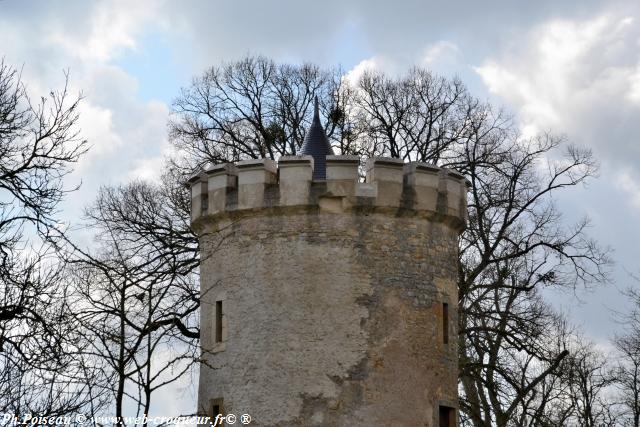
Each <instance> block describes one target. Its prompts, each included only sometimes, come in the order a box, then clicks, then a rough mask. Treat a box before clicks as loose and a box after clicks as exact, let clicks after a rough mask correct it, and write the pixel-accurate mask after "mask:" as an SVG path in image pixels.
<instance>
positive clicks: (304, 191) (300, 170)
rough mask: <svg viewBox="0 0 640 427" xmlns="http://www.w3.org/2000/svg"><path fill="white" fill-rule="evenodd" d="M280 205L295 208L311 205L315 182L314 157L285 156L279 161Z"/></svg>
mask: <svg viewBox="0 0 640 427" xmlns="http://www.w3.org/2000/svg"><path fill="white" fill-rule="evenodd" d="M278 168H279V183H280V204H281V205H282V206H295V205H303V204H307V203H309V192H310V187H311V181H312V180H313V157H312V156H283V157H280V159H279V160H278Z"/></svg>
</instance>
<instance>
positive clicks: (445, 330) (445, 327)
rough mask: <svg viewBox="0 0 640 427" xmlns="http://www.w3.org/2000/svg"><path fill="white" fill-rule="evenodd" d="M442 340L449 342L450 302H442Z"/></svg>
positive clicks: (445, 342)
mask: <svg viewBox="0 0 640 427" xmlns="http://www.w3.org/2000/svg"><path fill="white" fill-rule="evenodd" d="M442 342H443V343H444V344H449V304H447V303H446V302H443V303H442Z"/></svg>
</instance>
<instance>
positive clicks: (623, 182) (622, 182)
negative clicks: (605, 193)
mask: <svg viewBox="0 0 640 427" xmlns="http://www.w3.org/2000/svg"><path fill="white" fill-rule="evenodd" d="M635 172H636V174H637V171H635ZM636 174H634V173H633V172H632V171H631V170H628V169H627V170H623V171H621V172H619V173H618V175H617V177H616V182H615V184H616V186H617V187H618V189H620V190H622V191H623V192H624V193H626V196H627V197H628V202H629V204H631V205H633V206H634V207H635V208H636V209H640V183H639V181H638V179H637V175H636ZM634 175H635V176H634Z"/></svg>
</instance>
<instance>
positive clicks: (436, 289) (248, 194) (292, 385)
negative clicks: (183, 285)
mask: <svg viewBox="0 0 640 427" xmlns="http://www.w3.org/2000/svg"><path fill="white" fill-rule="evenodd" d="M330 150H331V148H330V146H329V145H328V142H327V141H326V136H325V135H324V131H323V130H322V126H321V125H320V122H319V117H318V114H317V110H316V117H315V119H314V125H312V127H311V128H310V130H309V132H308V135H307V139H306V141H305V143H304V145H303V151H302V153H303V154H305V153H306V154H310V155H301V156H290V157H281V158H280V159H279V161H278V162H277V163H276V162H274V161H272V160H268V159H260V160H246V161H241V162H238V163H236V164H220V165H214V166H212V167H210V168H208V169H207V170H205V171H204V172H203V173H202V174H199V175H197V176H194V177H193V178H192V179H191V180H190V186H191V194H192V225H193V228H194V230H195V231H196V232H197V234H198V236H199V239H200V247H201V256H202V263H201V301H202V304H201V347H202V364H201V368H200V384H199V397H198V411H199V413H202V414H212V413H213V414H215V413H218V412H220V413H223V414H231V413H233V414H235V415H236V416H237V417H240V415H241V414H250V415H251V418H252V422H251V425H256V426H314V425H318V426H320V425H326V426H367V427H369V426H376V425H385V426H387V425H388V426H391V425H393V426H410V427H414V426H416V427H417V426H429V427H439V426H455V425H457V424H456V423H457V399H458V394H457V374H458V372H457V367H458V358H457V311H458V310H457V288H456V277H457V274H458V236H459V233H460V232H461V231H462V230H463V229H464V227H465V223H466V180H465V179H464V178H463V177H462V176H461V175H460V174H458V173H456V172H453V171H450V170H445V169H440V168H437V167H434V166H432V165H428V164H424V163H403V162H402V161H401V160H397V159H389V158H372V159H369V160H368V161H366V163H365V164H364V171H365V173H366V179H365V180H364V182H361V180H360V179H359V170H360V169H359V168H360V159H359V158H358V157H353V156H334V155H331V154H332V152H331V151H330ZM327 153H329V155H326V154H327ZM325 156H326V157H325ZM236 424H238V425H241V424H240V420H239V418H238V421H237V422H236ZM227 425H228V424H227Z"/></svg>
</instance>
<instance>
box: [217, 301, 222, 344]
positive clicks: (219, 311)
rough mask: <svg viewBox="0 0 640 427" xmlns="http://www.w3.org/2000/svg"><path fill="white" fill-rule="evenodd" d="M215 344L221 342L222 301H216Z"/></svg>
mask: <svg viewBox="0 0 640 427" xmlns="http://www.w3.org/2000/svg"><path fill="white" fill-rule="evenodd" d="M216 342H217V343H218V342H222V301H216Z"/></svg>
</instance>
